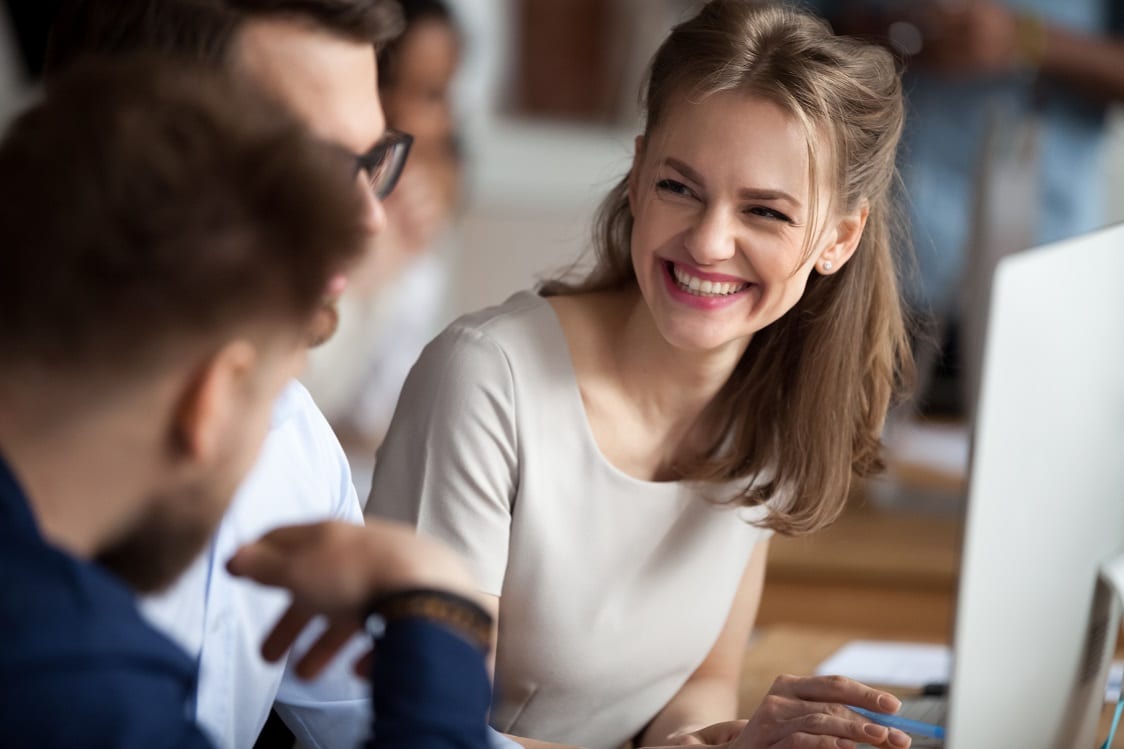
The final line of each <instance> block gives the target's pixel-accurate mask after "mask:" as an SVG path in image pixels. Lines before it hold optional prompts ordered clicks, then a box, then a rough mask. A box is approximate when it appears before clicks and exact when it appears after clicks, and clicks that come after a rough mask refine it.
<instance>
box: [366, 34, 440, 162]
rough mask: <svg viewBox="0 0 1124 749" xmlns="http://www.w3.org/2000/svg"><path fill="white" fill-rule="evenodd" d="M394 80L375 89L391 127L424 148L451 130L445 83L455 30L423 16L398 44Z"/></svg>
mask: <svg viewBox="0 0 1124 749" xmlns="http://www.w3.org/2000/svg"><path fill="white" fill-rule="evenodd" d="M396 55H397V59H396V60H395V66H394V81H393V83H391V84H390V85H388V86H384V87H383V88H382V89H381V91H380V93H381V95H382V100H383V106H384V107H385V108H386V118H387V120H388V121H389V122H390V124H391V126H392V127H394V128H397V129H398V130H402V131H404V132H407V133H410V134H411V135H413V136H414V140H415V143H416V144H417V145H420V146H421V147H423V148H424V147H426V146H428V145H430V144H432V143H434V142H439V141H443V140H447V139H448V138H449V137H450V136H452V134H453V130H454V123H453V110H452V101H451V96H450V94H451V92H450V90H449V87H450V85H451V83H452V81H453V76H454V75H456V72H457V66H458V64H459V62H460V50H459V47H458V42H457V37H456V33H455V32H454V31H453V28H452V27H451V26H450V25H449V24H448V23H446V22H445V21H442V20H438V19H425V20H422V21H418V22H417V23H416V25H414V26H413V27H411V28H410V29H409V31H407V32H406V34H405V36H404V37H403V38H402V40H401V42H400V43H399V47H398V50H397V52H396Z"/></svg>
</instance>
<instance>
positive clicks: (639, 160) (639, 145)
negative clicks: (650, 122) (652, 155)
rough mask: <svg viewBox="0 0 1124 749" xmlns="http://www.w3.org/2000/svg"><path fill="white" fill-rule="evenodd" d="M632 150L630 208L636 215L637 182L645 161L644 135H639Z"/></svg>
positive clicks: (629, 173) (629, 180) (629, 178)
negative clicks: (641, 166)
mask: <svg viewBox="0 0 1124 749" xmlns="http://www.w3.org/2000/svg"><path fill="white" fill-rule="evenodd" d="M634 143H635V148H634V150H633V152H632V168H631V169H629V170H628V208H629V210H631V211H632V215H634V216H635V215H636V201H637V195H638V192H637V183H638V181H639V180H640V165H641V164H643V163H644V145H645V143H644V136H643V135H637V136H636V140H635V141H634Z"/></svg>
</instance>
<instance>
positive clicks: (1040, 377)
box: [946, 225, 1124, 749]
mask: <svg viewBox="0 0 1124 749" xmlns="http://www.w3.org/2000/svg"><path fill="white" fill-rule="evenodd" d="M980 382H981V386H980V390H979V400H978V402H977V410H976V421H975V430H974V436H973V445H972V462H971V468H970V478H969V489H968V509H967V523H966V526H965V534H964V547H963V559H962V563H961V579H960V588H959V594H958V597H957V612H956V623H955V631H954V635H953V646H954V655H953V671H952V680H951V685H950V694H949V705H948V716H947V724H946V727H947V736H948V738H947V740H946V747H947V749H998V748H999V747H1018V749H1053V748H1054V747H1066V749H1069V748H1070V747H1081V748H1082V749H1091V748H1093V747H1094V746H1095V742H1096V740H1097V737H1096V730H1097V718H1098V716H1099V715H1100V712H1101V710H1102V708H1103V694H1104V684H1105V680H1106V674H1107V668H1108V663H1109V656H1110V654H1111V652H1112V649H1113V646H1114V643H1115V639H1116V632H1117V628H1118V626H1119V610H1118V608H1117V607H1116V605H1115V601H1114V596H1113V595H1112V594H1111V593H1110V591H1109V589H1108V588H1107V587H1106V586H1104V584H1103V583H1099V582H1098V580H1099V573H1100V570H1101V568H1102V565H1103V564H1105V563H1106V562H1108V561H1110V560H1112V559H1114V558H1117V557H1119V556H1120V555H1121V554H1124V225H1121V226H1115V227H1112V228H1109V229H1105V230H1102V231H1099V232H1096V233H1093V234H1089V235H1086V236H1081V237H1078V238H1075V239H1072V240H1068V241H1064V242H1059V243H1056V244H1052V245H1049V246H1046V247H1041V248H1037V249H1034V250H1029V251H1026V252H1022V253H1019V254H1017V255H1012V256H1009V257H1007V258H1004V259H1003V260H1002V261H1000V262H999V264H998V266H997V270H996V272H995V277H994V283H993V286H992V291H991V304H990V316H989V320H988V330H987V335H986V344H985V349H984V355H983V369H982V377H981V380H980ZM1101 738H1103V737H1101Z"/></svg>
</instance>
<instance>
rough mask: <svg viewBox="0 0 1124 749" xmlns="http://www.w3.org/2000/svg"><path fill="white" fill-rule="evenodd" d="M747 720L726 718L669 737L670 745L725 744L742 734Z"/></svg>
mask: <svg viewBox="0 0 1124 749" xmlns="http://www.w3.org/2000/svg"><path fill="white" fill-rule="evenodd" d="M747 723H749V721H748V720H727V721H725V722H723V723H715V724H713V725H709V726H707V727H706V728H700V729H698V730H697V731H690V732H688V733H682V734H678V735H675V736H672V737H671V743H670V745H671V746H725V745H727V744H729V743H730V742H732V741H734V740H735V739H737V738H738V737H739V736H741V734H742V729H744V728H745V727H746V724H747Z"/></svg>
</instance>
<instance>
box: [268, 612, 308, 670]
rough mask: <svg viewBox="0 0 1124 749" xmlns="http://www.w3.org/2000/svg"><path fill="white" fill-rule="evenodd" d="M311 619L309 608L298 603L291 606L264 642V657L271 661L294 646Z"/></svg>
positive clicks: (277, 658)
mask: <svg viewBox="0 0 1124 749" xmlns="http://www.w3.org/2000/svg"><path fill="white" fill-rule="evenodd" d="M311 620H312V611H311V610H309V609H308V608H306V607H304V606H299V605H297V604H292V605H291V606H289V608H288V610H287V611H286V612H285V613H284V614H282V615H281V618H280V619H278V620H277V624H275V625H273V631H271V632H270V633H269V636H268V637H266V638H265V642H264V643H262V646H261V654H262V657H263V658H265V659H266V660H267V661H270V662H273V661H277V660H279V659H280V658H281V656H283V655H284V654H285V653H286V652H287V651H288V650H289V648H291V647H292V646H293V643H294V642H296V639H297V637H298V636H300V633H301V632H303V631H304V628H305V627H306V626H308V623H309V621H311Z"/></svg>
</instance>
